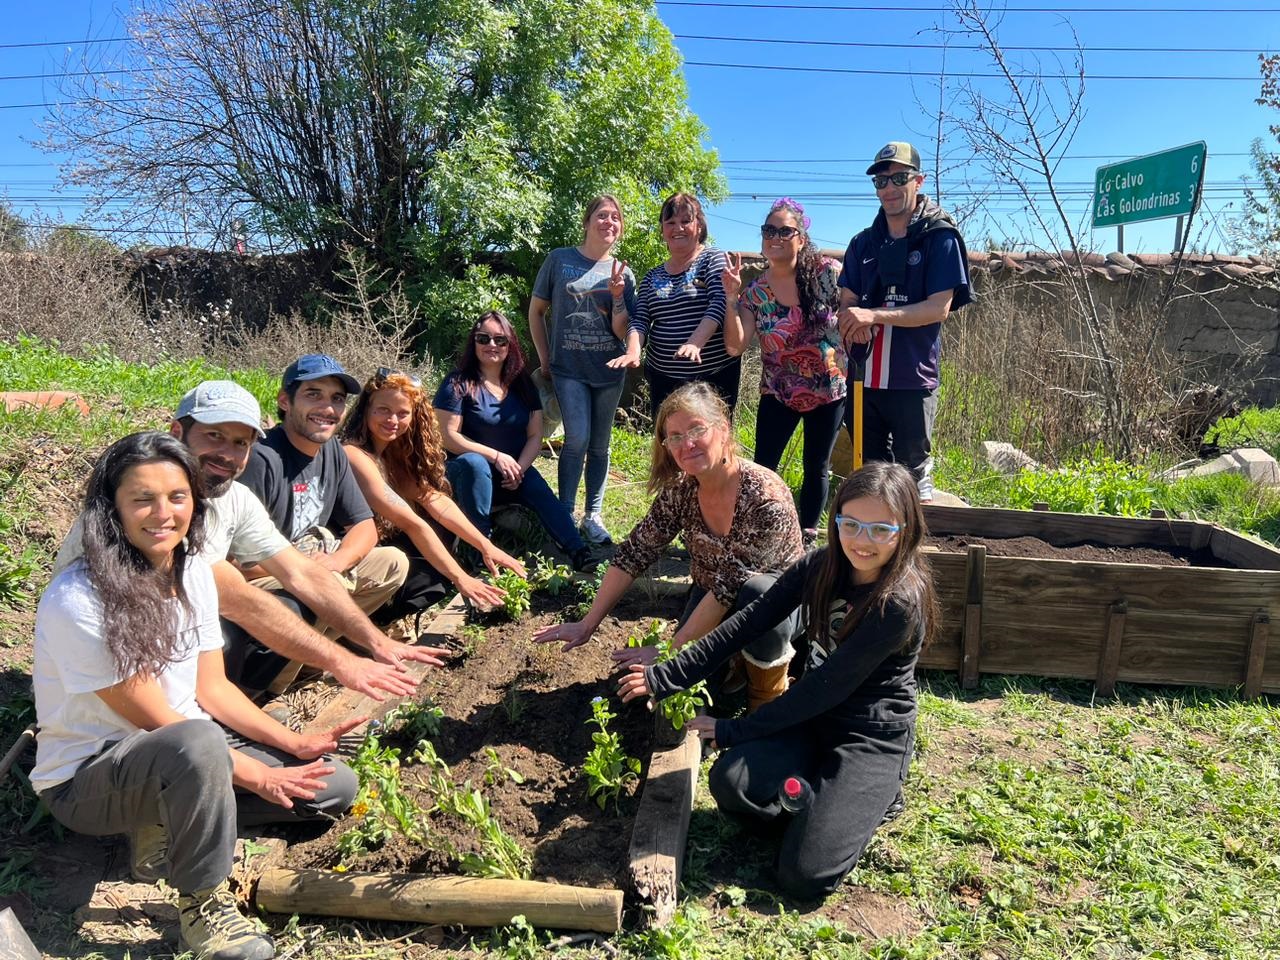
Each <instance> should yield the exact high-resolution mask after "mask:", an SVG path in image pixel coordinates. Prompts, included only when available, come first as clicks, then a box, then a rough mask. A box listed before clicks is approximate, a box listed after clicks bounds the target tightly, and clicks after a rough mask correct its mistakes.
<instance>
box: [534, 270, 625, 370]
mask: <svg viewBox="0 0 1280 960" xmlns="http://www.w3.org/2000/svg"><path fill="white" fill-rule="evenodd" d="M612 272H613V258H612V257H610V258H608V259H606V260H601V261H599V262H596V261H594V260H590V259H588V258H587V257H584V256H583V255H582V254H581V253H580V252H579V251H578V248H577V247H557V248H556V249H555V250H552V251H551V252H550V253H549V254H547V259H546V260H544V261H543V262H542V269H540V270H539V271H538V278H537V279H536V280H534V281H533V295H534V296H535V297H537V298H538V299H540V300H547V301H549V302H550V303H551V306H550V307H549V308H548V309H547V313H546V317H545V320H544V322H545V323H546V326H547V342H548V344H549V345H550V348H551V375H552V376H555V377H568V378H569V379H571V380H580V381H582V382H583V383H588V384H590V385H591V386H593V387H607V386H611V385H612V384H615V383H617V382H618V381H619V380H621V379H622V376H623V371H622V370H611V369H609V368H608V367H606V366H605V364H606V363H607V362H608V361H610V360H613V359H614V358H615V357H619V356H621V355H622V351H623V348H624V347H625V344H624V343H623V342H622V341H621V340H619V339H618V338H617V337H615V336H614V335H613V329H612V327H611V324H610V321H611V320H612V319H613V297H612V296H611V295H610V293H609V276H610V274H611V273H612ZM625 278H626V289H625V292H624V293H623V295H622V296H623V300H624V302H625V303H626V305H627V313H628V315H630V316H635V312H636V278H635V275H634V274H633V273H632V272H631V268H630V267H628V268H627V270H626V275H625Z"/></svg>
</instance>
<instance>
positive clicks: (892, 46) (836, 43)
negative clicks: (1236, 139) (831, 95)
mask: <svg viewBox="0 0 1280 960" xmlns="http://www.w3.org/2000/svg"><path fill="white" fill-rule="evenodd" d="M672 36H673V37H675V38H676V39H677V40H720V41H724V42H726V43H770V44H772V43H780V44H788V45H800V46H814V47H859V48H871V49H883V50H948V51H950V50H978V51H981V50H986V49H988V48H987V47H984V46H982V45H981V44H956V43H950V44H948V43H870V42H864V41H859V40H783V39H779V38H775V37H715V36H710V35H707V34H696V33H673V34H672ZM1000 49H1001V50H1015V51H1019V52H1024V53H1025V52H1035V53H1078V52H1080V48H1078V47H1031V46H1025V47H1024V46H1006V45H1004V44H1001V45H1000ZM1085 52H1087V53H1247V54H1249V55H1250V56H1256V55H1257V54H1258V52H1259V51H1258V48H1257V47H1098V46H1093V45H1090V46H1089V47H1088V48H1087V50H1086V51H1085Z"/></svg>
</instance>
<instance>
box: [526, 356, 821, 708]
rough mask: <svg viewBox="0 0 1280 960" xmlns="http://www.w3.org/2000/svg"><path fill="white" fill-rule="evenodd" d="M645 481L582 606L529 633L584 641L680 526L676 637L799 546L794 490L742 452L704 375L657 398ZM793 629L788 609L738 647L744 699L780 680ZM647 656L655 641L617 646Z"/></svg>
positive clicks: (781, 685) (710, 620)
mask: <svg viewBox="0 0 1280 960" xmlns="http://www.w3.org/2000/svg"><path fill="white" fill-rule="evenodd" d="M649 491H650V493H653V494H655V495H656V498H655V499H654V501H653V504H652V505H651V506H650V508H649V513H648V514H647V515H646V516H645V518H644V519H643V520H641V521H640V522H639V523H638V524H637V525H636V527H635V529H633V530H632V531H631V533H630V535H629V536H628V537H627V539H626V540H625V541H623V543H622V545H621V546H620V547H619V548H618V552H617V553H616V554H615V555H614V558H613V561H612V563H611V564H610V566H609V569H608V571H607V572H606V573H605V576H604V580H603V582H602V583H601V585H600V589H599V591H598V592H597V593H596V598H595V601H594V602H593V603H592V605H591V609H590V611H588V613H587V615H586V616H585V617H584V618H583V619H582V620H579V621H576V622H573V623H561V624H556V625H553V626H549V627H545V628H543V629H542V630H540V631H538V633H537V634H535V635H534V639H535V640H537V641H539V642H543V643H555V642H563V643H564V649H566V650H571V649H572V648H574V647H576V646H578V645H580V644H582V643H585V642H586V641H587V640H589V639H590V638H591V636H592V634H594V633H595V631H596V628H597V627H598V626H599V625H600V622H601V621H602V620H603V619H604V618H605V616H606V615H607V614H608V613H609V611H610V610H611V609H613V606H614V604H616V603H617V602H618V600H619V599H620V598H621V597H622V595H623V594H624V593H625V592H626V590H627V588H628V587H629V586H630V585H631V583H632V581H634V580H635V578H636V577H638V576H640V574H642V573H643V572H644V571H645V570H646V569H647V568H648V567H649V565H650V564H652V563H653V562H654V561H655V560H657V559H658V556H659V555H660V554H661V553H662V551H663V549H664V548H665V547H666V546H667V545H668V544H669V543H671V541H672V540H674V539H675V538H676V537H677V536H679V537H680V538H681V539H682V540H683V541H684V544H685V546H686V547H687V548H688V550H689V558H690V559H689V573H690V576H691V577H692V579H693V586H692V587H691V588H690V591H689V596H688V600H687V602H686V604H685V609H684V613H683V614H682V615H681V617H680V620H679V624H678V626H677V629H676V634H675V637H674V639H673V641H672V646H673V647H679V646H682V645H684V644H686V643H689V642H691V641H694V640H697V639H698V638H699V637H702V636H704V635H705V634H707V633H708V632H709V631H711V630H712V629H713V628H714V627H715V626H716V625H717V624H719V623H720V621H722V620H723V619H724V618H725V617H726V616H728V615H729V614H730V613H732V612H734V611H736V610H739V609H742V608H743V607H745V606H747V604H749V603H750V602H751V601H752V600H754V599H756V598H757V597H759V596H761V595H762V594H764V593H765V591H767V590H768V589H769V587H771V586H772V585H773V582H774V581H775V580H776V579H777V576H778V574H779V573H780V572H781V571H782V570H783V569H785V568H786V567H787V566H789V565H790V564H791V563H793V562H794V561H795V560H797V559H799V557H800V556H801V547H800V524H799V522H798V520H797V519H796V509H795V506H794V504H793V503H792V499H791V491H790V490H789V489H788V488H787V485H786V484H785V483H783V481H782V479H781V478H780V477H779V476H778V475H777V474H776V473H774V472H773V471H771V470H766V469H764V468H763V467H761V466H759V465H757V464H754V463H752V462H751V461H750V460H746V459H743V458H742V457H740V456H739V455H738V450H737V443H736V441H735V440H734V437H733V428H732V426H731V425H730V422H729V408H728V406H727V405H726V404H725V402H724V400H723V399H721V397H720V396H719V394H718V393H717V392H716V391H715V390H714V389H713V388H712V387H711V386H710V385H709V384H707V383H703V382H701V381H696V382H694V383H688V384H685V385H684V386H682V387H680V388H679V389H678V390H676V391H675V392H674V393H672V394H670V395H669V396H668V397H667V398H666V399H665V400H664V401H663V403H662V406H661V407H660V408H659V410H658V416H657V420H656V421H655V423H654V437H653V461H652V467H651V468H650V475H649ZM796 629H797V621H796V619H795V617H788V618H786V619H784V620H783V621H782V622H780V623H778V624H776V625H774V626H773V627H771V628H770V629H768V630H765V631H762V632H761V633H760V634H759V635H758V636H757V637H755V638H754V639H753V640H752V642H751V643H749V644H747V645H746V646H745V647H744V649H743V651H742V653H743V658H744V661H745V663H744V666H745V668H746V680H747V705H748V709H755V708H756V707H758V706H760V705H762V704H764V703H767V702H768V701H770V700H772V699H774V698H775V697H777V696H778V695H780V694H781V693H782V692H783V691H784V690H785V689H786V684H787V664H788V663H789V661H790V660H791V657H792V656H793V654H794V652H795V651H794V650H793V649H792V646H791V638H792V636H793V635H794V633H795V631H796ZM651 656H652V648H642V649H640V650H620V651H617V652H615V654H614V658H615V659H617V660H619V661H620V662H623V663H631V662H636V661H643V660H646V659H649V658H651Z"/></svg>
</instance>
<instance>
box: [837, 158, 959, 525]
mask: <svg viewBox="0 0 1280 960" xmlns="http://www.w3.org/2000/svg"><path fill="white" fill-rule="evenodd" d="M867 174H868V175H869V176H870V177H871V181H872V185H873V186H874V187H875V191H876V197H877V198H878V199H879V201H880V212H879V213H877V214H876V218H875V221H874V222H873V223H872V224H871V226H870V227H868V228H867V229H866V230H863V231H862V232H861V233H859V234H858V235H857V236H856V237H854V238H853V239H852V240H851V241H850V242H849V248H848V250H846V251H845V255H844V268H843V269H842V270H841V272H840V280H839V283H840V287H841V288H842V289H841V291H840V332H841V335H842V336H843V337H844V340H845V343H846V344H847V345H849V359H850V363H851V364H857V363H861V364H863V365H864V367H865V372H864V375H863V381H862V382H863V387H864V389H863V404H864V409H863V418H862V449H863V457H864V459H866V460H890V461H895V462H897V463H900V464H902V465H903V466H906V467H908V468H910V469H911V471H912V473H914V474H915V477H916V483H917V484H918V485H919V488H920V497H921V499H923V500H925V501H929V500H932V499H933V479H932V469H933V458H932V457H931V456H930V452H931V449H932V437H933V419H934V414H935V412H936V409H937V398H936V397H935V395H934V394H935V391H936V390H937V389H938V352H939V346H940V343H941V336H942V321H943V320H944V319H946V317H947V315H948V314H949V313H950V312H951V311H953V310H958V309H959V308H960V307H963V306H965V305H966V304H967V303H969V302H970V301H971V300H972V294H971V292H970V288H969V265H968V254H967V252H966V250H965V246H964V239H963V238H962V237H961V236H960V231H959V229H958V228H957V227H956V224H955V221H953V220H952V219H951V217H950V215H949V214H947V212H946V211H944V210H943V209H942V208H941V207H939V206H938V205H937V204H936V203H934V202H933V201H931V200H930V199H929V198H928V197H927V196H925V195H924V194H923V193H920V187H921V185H922V184H923V183H924V180H925V175H924V174H923V173H921V172H920V154H919V153H918V152H917V151H916V148H915V147H913V146H912V145H911V144H909V143H903V142H901V141H893V142H891V143H887V144H885V145H884V146H883V147H882V148H881V149H880V150H879V151H877V152H876V155H875V158H874V159H873V160H872V161H871V166H869V167H867ZM852 396H853V392H852V391H850V397H851V398H852ZM850 409H851V410H852V404H851V406H850ZM849 429H850V431H852V429H853V424H852V420H850V423H849Z"/></svg>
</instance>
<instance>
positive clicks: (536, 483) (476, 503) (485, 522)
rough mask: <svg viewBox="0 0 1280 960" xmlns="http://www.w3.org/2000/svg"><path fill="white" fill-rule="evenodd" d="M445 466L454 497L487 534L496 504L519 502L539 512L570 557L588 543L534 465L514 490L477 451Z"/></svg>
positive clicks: (539, 517)
mask: <svg viewBox="0 0 1280 960" xmlns="http://www.w3.org/2000/svg"><path fill="white" fill-rule="evenodd" d="M444 469H445V473H446V474H447V475H448V477H449V483H450V484H451V485H452V486H453V499H454V500H456V501H457V503H458V506H460V507H461V508H462V512H463V513H465V514H466V515H467V519H469V520H470V521H471V522H472V523H474V524H475V525H476V528H477V529H479V531H480V532H481V533H483V534H484V535H485V536H486V537H487V536H489V534H490V533H492V532H493V521H492V519H491V514H492V513H493V507H494V505H495V504H504V503H519V504H523V505H524V506H526V507H528V508H529V509H530V510H532V511H533V512H534V513H535V514H537V516H538V519H539V520H541V521H542V525H543V526H544V527H546V528H547V533H549V534H551V539H552V540H554V541H555V542H556V543H558V544H560V548H561V549H562V550H564V551H565V552H566V553H568V554H569V555H570V556H572V555H573V554H574V553H576V552H577V551H579V550H581V549H582V548H583V547H585V546H586V544H585V543H583V542H582V536H581V534H579V533H578V527H577V524H575V523H574V522H573V514H571V513H570V512H569V511H568V510H566V509H565V508H564V507H563V506H562V505H561V503H560V501H559V499H557V497H556V495H555V494H554V493H552V492H551V488H550V487H549V486H547V481H545V480H543V479H542V474H540V473H538V471H537V470H535V469H533V467H530V468H529V469H528V470H526V471H525V472H524V479H523V480H521V481H520V486H519V487H517V488H516V489H515V490H508V489H507V488H506V487H504V486H503V485H502V480H501V478H500V477H499V476H498V472H497V471H496V470H495V469H494V467H493V464H491V463H490V462H489V461H488V460H486V459H485V458H484V457H482V456H480V454H478V453H464V454H461V455H460V456H457V457H450V458H449V460H448V462H447V463H446V464H445V466H444Z"/></svg>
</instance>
